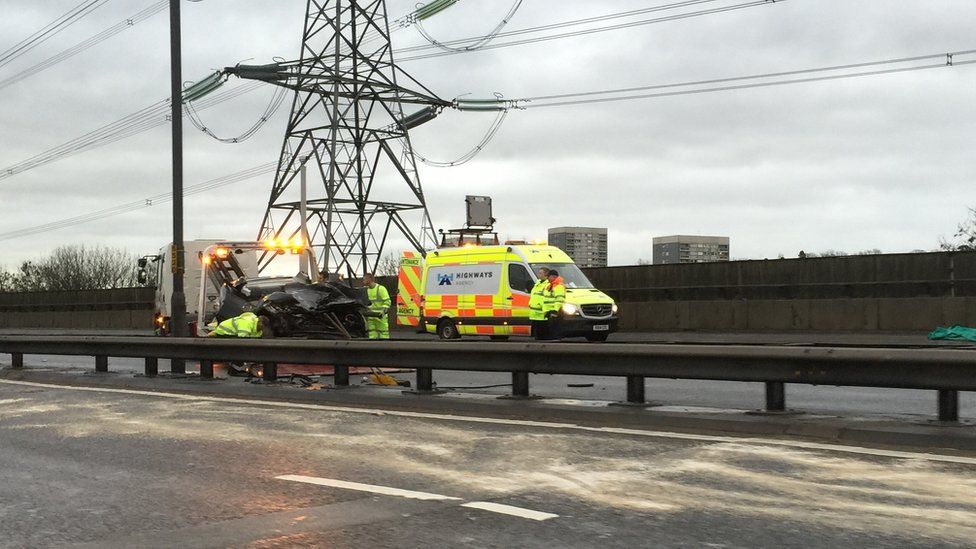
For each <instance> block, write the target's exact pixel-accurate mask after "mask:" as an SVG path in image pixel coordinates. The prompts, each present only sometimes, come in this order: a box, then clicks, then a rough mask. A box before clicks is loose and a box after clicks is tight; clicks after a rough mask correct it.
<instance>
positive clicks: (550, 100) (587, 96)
mask: <svg viewBox="0 0 976 549" xmlns="http://www.w3.org/2000/svg"><path fill="white" fill-rule="evenodd" d="M973 54H976V49H973V50H961V51H956V52H949V53H939V54H929V55H920V56H914V57H901V58H895V59H883V60H880V61H868V62H864V63H852V64H846V65H833V66H828V67H817V68H808V69H800V70H792V71H782V72H771V73H764V74H754V75H748V76H736V77H729V78H714V79H709V80H697V81H692V82H680V83H671V84H655V85H650V86H637V87H630V88H618V89H610V90H598V91H588V92H578V93H564V94H558V95H543V96H536V97H526V98H522V99H518V100H516V102H517V103H518V104H519V107H520V108H526V109H530V108H541V107H561V106H567V105H586V104H594V103H608V102H614V101H630V100H635V99H650V98H658V97H673V96H678V95H693V94H701V93H711V92H718V91H731V90H741V89H749V88H763V87H771V86H783V85H788V84H802V83H809V82H821V81H829V80H841V79H846V78H857V77H862V76H880V75H884V74H894V73H901V72H912V71H920V70H929V69H936V68H945V67H952V66H956V65H969V64H973V63H976V60H962V61H960V60H958V59H956V57H960V56H966V55H973ZM936 59H938V60H940V62H938V63H929V64H924V65H912V66H908V67H897V68H890V69H878V70H871V71H859V72H847V73H843V74H833V75H823V76H812V77H807V78H793V79H787V80H773V81H759V82H749V83H746V84H737V85H730V86H712V85H713V84H725V83H730V82H743V81H750V80H768V79H770V78H782V77H784V76H798V75H804V74H817V73H826V72H836V71H843V70H851V69H864V68H870V67H882V66H890V65H894V64H905V63H917V62H919V61H931V60H936ZM696 86H711V87H696ZM673 88H691V89H683V90H677V91H668V92H657V93H638V94H634V93H633V92H647V91H651V90H661V89H673ZM619 94H630V95H619ZM599 96H609V97H599ZM523 103H524V104H523Z"/></svg>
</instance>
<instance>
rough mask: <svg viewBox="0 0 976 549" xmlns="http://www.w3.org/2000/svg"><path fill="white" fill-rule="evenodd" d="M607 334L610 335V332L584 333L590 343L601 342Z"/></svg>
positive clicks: (605, 338)
mask: <svg viewBox="0 0 976 549" xmlns="http://www.w3.org/2000/svg"><path fill="white" fill-rule="evenodd" d="M609 336H610V334H607V333H603V334H586V340H587V341H589V342H590V343H603V342H604V341H606V340H607V337H609Z"/></svg>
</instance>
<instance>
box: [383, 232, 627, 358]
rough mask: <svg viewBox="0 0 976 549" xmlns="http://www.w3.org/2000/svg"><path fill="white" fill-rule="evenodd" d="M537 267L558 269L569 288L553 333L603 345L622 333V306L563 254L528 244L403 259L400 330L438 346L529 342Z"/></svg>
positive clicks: (410, 254)
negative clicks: (430, 338)
mask: <svg viewBox="0 0 976 549" xmlns="http://www.w3.org/2000/svg"><path fill="white" fill-rule="evenodd" d="M540 267H549V268H550V269H556V270H557V271H558V272H559V275H560V276H562V277H563V281H564V282H565V284H566V303H565V305H563V307H562V310H561V311H559V314H558V316H557V317H556V318H555V319H554V320H553V321H552V322H554V323H555V324H554V326H553V327H554V328H555V330H556V332H555V333H557V334H558V335H559V336H561V337H585V338H586V339H587V340H589V341H606V339H607V336H608V335H610V334H611V333H612V332H614V331H616V330H617V320H618V319H617V305H616V304H615V303H614V302H613V299H611V298H610V297H609V296H608V295H606V294H605V293H603V292H601V291H600V290H598V289H596V288H594V287H593V284H592V283H590V281H589V280H588V279H587V278H586V275H584V274H583V272H582V271H581V270H580V268H579V267H577V266H576V264H575V263H573V260H572V259H571V258H570V257H569V256H568V255H566V253H565V252H563V251H562V250H560V249H559V248H556V247H554V246H529V245H505V246H471V245H467V246H462V247H457V248H442V249H439V250H434V251H431V252H428V253H427V257H426V259H425V258H422V257H421V256H420V255H419V254H416V253H413V252H404V254H403V256H402V257H401V260H400V272H399V281H398V285H399V291H398V293H397V300H396V301H397V303H396V307H397V324H398V325H401V326H413V327H416V328H417V329H418V331H420V332H425V331H426V332H427V333H432V334H437V335H438V336H440V338H441V339H456V338H459V337H461V336H462V335H479V336H490V337H491V338H492V339H508V337H509V336H531V335H533V334H532V330H531V323H530V321H529V294H530V292H531V291H532V286H533V285H534V284H535V281H536V278H537V275H536V274H535V273H537V272H538V271H539V268H540Z"/></svg>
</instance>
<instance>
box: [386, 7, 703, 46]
mask: <svg viewBox="0 0 976 549" xmlns="http://www.w3.org/2000/svg"><path fill="white" fill-rule="evenodd" d="M717 1H718V0H685V1H684V2H673V3H670V4H661V5H658V6H652V7H648V8H641V9H636V10H630V11H622V12H615V13H609V14H605V15H598V16H594V17H586V18H583V19H571V20H569V21H562V22H560V23H550V24H548V25H538V26H534V27H526V28H523V29H515V30H510V31H505V32H499V33H498V34H496V35H495V36H494V38H508V37H510V36H519V35H523V34H531V33H535V32H541V31H546V30H555V29H562V28H566V27H574V26H578V25H585V24H588V23H599V22H601V21H608V20H611V19H621V18H626V17H634V16H636V15H643V14H645V13H653V12H657V11H666V10H671V9H676V8H683V7H688V6H693V5H696V4H707V3H710V2H717ZM487 37H488V36H487V35H484V36H470V37H468V38H459V39H456V40H445V41H443V42H441V44H443V45H445V46H455V45H458V44H464V43H468V42H472V41H477V40H482V39H484V38H487ZM437 48H438V46H436V45H433V44H421V45H419V46H409V47H405V48H397V49H396V51H397V53H412V52H416V51H424V50H432V49H437Z"/></svg>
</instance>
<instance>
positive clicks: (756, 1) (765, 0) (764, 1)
mask: <svg viewBox="0 0 976 549" xmlns="http://www.w3.org/2000/svg"><path fill="white" fill-rule="evenodd" d="M785 1H786V0H775V3H781V2H785ZM772 3H774V1H773V0H752V1H750V2H745V3H741V4H734V5H731V6H722V7H718V8H711V9H707V10H699V11H693V12H688V13H680V14H675V15H668V16H664V17H656V18H653V19H642V20H640V21H631V22H628V23H618V24H616V25H607V26H603V27H595V28H590V29H580V30H577V31H572V32H565V33H559V34H551V35H547V36H537V37H534V38H524V39H522V40H510V41H508V42H493V43H491V44H487V45H485V46H483V47H482V48H481V49H480V50H479V51H485V50H493V49H498V48H508V47H512V46H523V45H527V44H536V43H539V42H546V41H549V40H561V39H564V38H574V37H577V36H586V35H590V34H596V33H601V32H608V31H614V30H621V29H627V28H633V27H639V26H643V25H651V24H655V23H665V22H669V21H678V20H682V19H690V18H692V17H701V16H705V15H714V14H716V13H725V12H730V11H735V10H741V9H746V8H753V7H757V6H764V5H768V4H772ZM458 53H464V52H455V51H441V52H434V53H427V54H418V55H409V56H406V57H400V58H398V59H397V62H401V63H402V62H407V61H417V60H420V59H430V58H433V57H443V56H445V55H457V54H458Z"/></svg>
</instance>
